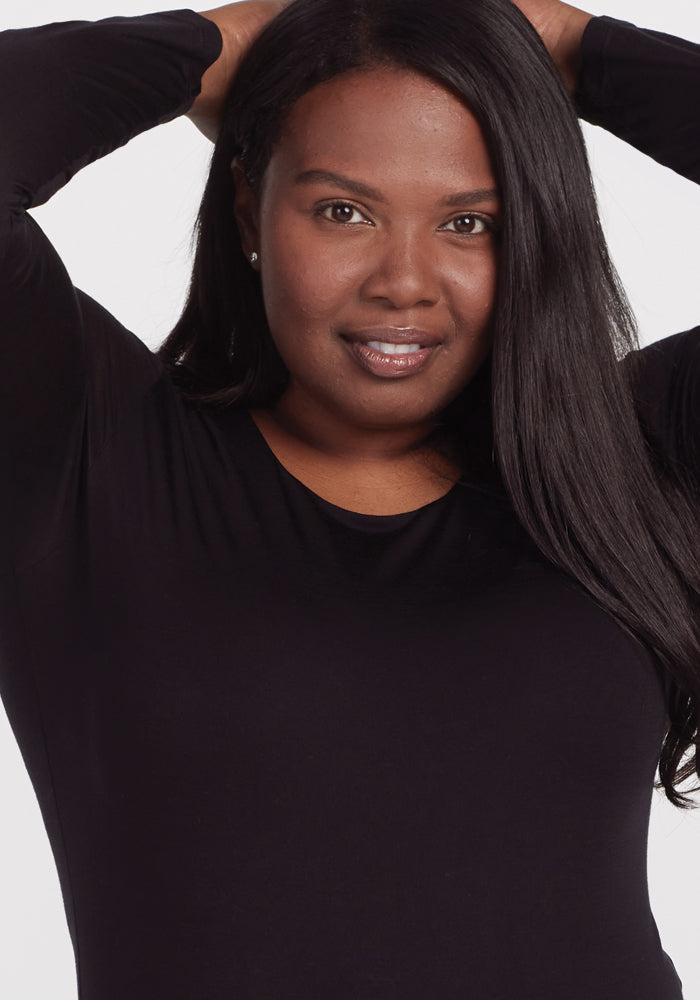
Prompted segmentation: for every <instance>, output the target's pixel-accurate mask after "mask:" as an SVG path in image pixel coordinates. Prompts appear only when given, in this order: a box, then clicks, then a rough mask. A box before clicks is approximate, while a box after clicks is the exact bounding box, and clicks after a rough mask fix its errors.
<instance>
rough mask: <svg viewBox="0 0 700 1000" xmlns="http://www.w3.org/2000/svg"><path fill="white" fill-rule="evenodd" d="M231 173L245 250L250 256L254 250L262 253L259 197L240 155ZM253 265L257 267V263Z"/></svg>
mask: <svg viewBox="0 0 700 1000" xmlns="http://www.w3.org/2000/svg"><path fill="white" fill-rule="evenodd" d="M231 173H232V174H233V182H234V184H235V186H236V198H235V203H234V212H235V215H236V223H237V225H238V232H239V233H240V237H241V244H242V246H243V252H244V253H245V255H246V257H250V255H251V253H252V252H253V251H255V252H256V253H257V254H260V235H259V225H258V218H259V204H258V198H257V195H256V194H255V193H254V192H253V189H252V188H251V186H250V184H249V183H248V181H247V180H246V176H245V173H244V171H243V167H242V166H241V164H240V161H239V159H238V157H235V159H234V160H233V161H232V163H231ZM253 266H254V267H257V265H255V264H254V265H253Z"/></svg>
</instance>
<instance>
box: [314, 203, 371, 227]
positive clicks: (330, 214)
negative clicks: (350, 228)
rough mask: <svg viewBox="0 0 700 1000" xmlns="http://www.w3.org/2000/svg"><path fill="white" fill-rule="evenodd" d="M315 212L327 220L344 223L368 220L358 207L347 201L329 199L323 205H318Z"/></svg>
mask: <svg viewBox="0 0 700 1000" xmlns="http://www.w3.org/2000/svg"><path fill="white" fill-rule="evenodd" d="M316 214H317V215H320V216H321V217H322V218H324V219H328V220H329V222H339V223H342V224H346V225H347V224H351V225H356V224H357V223H358V222H360V223H368V222H369V220H368V219H367V218H366V217H365V216H364V215H363V214H362V212H361V211H360V209H359V208H357V207H356V206H355V205H352V204H351V203H350V202H348V201H331V202H327V203H326V204H325V205H319V207H318V209H317V210H316Z"/></svg>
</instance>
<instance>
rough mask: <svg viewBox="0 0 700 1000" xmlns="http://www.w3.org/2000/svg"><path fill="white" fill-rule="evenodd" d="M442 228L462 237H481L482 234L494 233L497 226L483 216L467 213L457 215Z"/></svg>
mask: <svg viewBox="0 0 700 1000" xmlns="http://www.w3.org/2000/svg"><path fill="white" fill-rule="evenodd" d="M440 228H441V229H446V230H447V231H448V232H450V233H459V234H460V236H481V234H482V233H492V232H494V231H495V229H496V226H495V223H494V222H493V221H492V220H491V219H487V218H486V217H485V216H483V215H475V214H474V213H473V212H467V213H465V214H463V215H456V216H455V217H454V218H453V219H450V221H449V222H446V223H445V225H444V226H441V227H440Z"/></svg>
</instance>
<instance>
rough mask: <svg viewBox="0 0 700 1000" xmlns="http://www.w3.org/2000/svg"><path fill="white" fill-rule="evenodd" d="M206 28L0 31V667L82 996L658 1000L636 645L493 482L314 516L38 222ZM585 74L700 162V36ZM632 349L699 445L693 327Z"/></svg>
mask: <svg viewBox="0 0 700 1000" xmlns="http://www.w3.org/2000/svg"><path fill="white" fill-rule="evenodd" d="M220 45H221V40H220V36H219V33H218V29H217V28H216V27H215V26H214V25H213V24H212V23H211V22H210V21H208V20H206V19H204V18H202V17H200V16H198V15H196V14H194V13H192V12H191V11H179V12H174V13H166V14H154V15H149V16H146V17H141V18H114V19H110V20H107V21H103V22H97V23H95V24H90V23H85V22H73V23H69V24H57V25H50V26H47V27H43V28H38V29H30V30H25V31H9V32H6V33H5V34H4V35H2V36H0V79H1V81H2V86H1V87H0V95H1V97H0V102H1V105H2V107H0V115H1V121H2V124H1V126H0V129H1V131H0V134H1V135H2V151H1V163H0V196H1V198H2V213H1V216H0V227H1V232H0V272H1V283H0V317H1V323H2V338H3V352H4V354H3V362H2V365H1V366H0V400H1V410H0V417H1V419H0V461H1V465H0V467H1V468H2V469H3V470H4V472H3V477H2V484H1V485H0V525H1V534H0V677H1V680H2V692H3V697H4V700H5V704H6V707H7V711H8V714H9V716H10V720H11V722H12V725H13V727H14V730H15V732H16V735H17V738H18V740H19V744H20V746H21V749H22V753H23V755H24V758H25V760H26V763H27V766H28V768H29V771H30V774H31V777H32V780H33V782H34V786H35V788H36V792H37V796H38V798H39V802H40V804H41V809H42V813H43V817H44V821H45V823H46V827H47V830H48V834H49V837H50V840H51V845H52V848H53V851H54V854H55V857H56V863H57V866H58V871H59V874H60V879H61V886H62V891H63V895H64V899H65V907H66V913H67V917H68V922H69V926H70V931H71V935H72V939H73V943H74V946H75V953H76V961H77V970H78V982H79V989H80V997H81V1000H127V998H128V1000H679V998H680V997H681V987H680V984H679V981H678V978H677V976H676V974H675V972H674V969H673V966H672V964H671V962H670V960H669V959H668V958H667V957H666V955H665V954H664V953H663V951H662V949H661V946H660V943H659V938H658V934H657V930H656V926H655V923H654V920H653V917H652V914H651V912H650V908H649V899H648V892H647V881H646V843H647V840H646V838H647V826H648V819H649V810H650V801H651V794H652V782H653V779H654V773H655V769H656V766H657V762H658V757H659V750H660V746H661V740H662V737H663V732H664V712H665V702H664V697H665V696H664V679H663V677H662V675H661V672H660V669H659V667H658V665H657V664H656V661H655V660H654V659H653V658H652V657H651V656H650V655H649V654H647V652H646V651H645V650H644V649H643V648H642V647H641V646H640V645H639V644H637V643H635V642H634V641H633V640H632V639H630V638H629V637H628V636H627V635H626V634H625V633H624V632H623V631H622V630H621V629H620V627H618V625H617V624H616V623H615V622H614V621H613V620H612V619H611V618H610V617H609V616H608V615H607V614H606V613H604V612H603V611H602V610H601V609H600V608H599V607H598V606H597V605H596V604H595V603H594V601H593V600H592V599H591V598H590V597H588V596H587V595H586V593H584V592H583V591H582V589H581V588H580V586H579V585H578V584H576V583H575V582H574V581H573V580H572V579H570V578H568V577H567V576H565V575H564V574H563V573H561V572H560V571H558V570H556V569H554V568H553V567H552V566H551V565H550V564H549V563H548V562H547V561H546V560H545V559H544V558H543V557H542V556H541V555H540V554H539V553H538V551H537V549H536V548H535V546H534V545H533V544H532V543H531V541H530V540H529V539H528V537H527V536H526V535H525V534H524V532H523V530H522V529H521V527H520V526H519V524H518V522H517V521H516V519H515V517H514V515H513V513H512V510H511V508H510V505H509V503H508V499H507V497H506V495H505V493H504V491H503V489H502V488H501V487H499V485H498V484H497V483H495V484H494V483H493V482H489V483H487V482H480V481H478V480H469V479H465V480H464V481H462V482H460V483H459V484H457V485H456V486H454V487H453V489H452V490H451V491H450V492H449V493H448V494H447V495H446V496H445V497H443V498H442V499H440V500H438V501H436V502H434V503H431V504H428V505H427V506H425V507H423V508H421V509H419V510H417V511H414V512H411V513H408V514H401V515H397V516H372V515H362V514H356V513H350V512H348V511H344V510H342V509H340V508H338V507H335V506H333V505H332V504H330V503H328V502H326V501H323V500H321V499H319V498H318V497H317V496H316V495H315V494H313V493H312V492H311V491H310V490H308V489H307V488H306V487H305V486H303V485H302V484H301V483H300V482H299V481H297V480H296V479H294V478H293V477H292V476H291V475H290V474H289V473H288V472H287V471H286V470H285V469H284V468H283V467H282V466H281V465H280V464H279V462H278V461H277V460H276V458H275V457H274V456H273V454H272V452H271V451H270V450H269V448H268V447H267V445H266V443H265V441H264V439H263V438H262V437H261V435H260V433H259V432H258V430H257V428H256V427H255V425H254V424H253V422H252V420H251V418H250V416H249V415H248V414H247V413H246V412H245V411H238V412H237V411H234V410H229V411H226V412H223V413H218V414H216V413H214V412H209V411H204V410H198V409H196V408H194V407H192V406H191V405H188V404H186V403H185V402H184V401H183V399H182V397H181V396H180V395H179V394H178V392H177V391H176V390H175V389H174V387H173V385H172V383H171V382H170V380H169V378H168V377H167V376H166V375H165V374H164V371H163V368H162V365H161V362H160V361H159V360H158V359H157V358H156V357H155V356H154V355H153V354H152V353H151V352H150V351H149V350H148V349H147V348H146V347H145V346H144V345H143V343H142V342H141V341H140V340H138V339H137V338H136V337H135V336H134V335H133V334H132V333H130V332H129V331H127V330H125V329H124V328H123V327H122V326H121V325H120V324H119V323H118V322H117V321H116V320H115V319H114V318H113V317H112V316H111V315H109V314H108V313H107V312H106V311H105V310H104V309H103V308H101V307H100V306H99V305H98V304H97V303H96V302H94V301H93V300H92V299H91V298H90V297H89V296H87V295H85V294H84V293H83V292H81V291H78V290H76V289H75V288H73V287H72V285H71V283H70V281H69V279H68V277H67V275H66V272H65V270H64V268H63V266H62V264H61V262H60V260H59V259H58V257H57V256H56V253H55V251H54V250H53V249H52V248H51V246H50V245H49V244H48V242H47V240H46V239H45V237H44V236H43V234H42V233H41V231H40V229H39V227H38V226H37V224H36V222H35V221H34V220H33V219H32V218H31V217H30V216H29V215H27V214H26V209H28V208H29V207H31V206H32V205H37V204H40V203H41V202H43V201H45V200H46V199H47V198H48V197H49V196H50V195H51V194H52V193H53V192H54V191H55V190H56V189H58V188H59V187H60V186H61V185H62V184H63V183H65V182H66V181H67V180H68V179H69V178H70V176H71V175H72V174H74V173H75V171H76V170H78V169H79V168H80V167H82V166H84V165H85V164H87V163H88V162H90V161H92V160H94V159H96V158H97V157H99V156H101V155H104V154H106V153H108V152H109V151H110V150H112V149H114V148H115V147H117V146H119V145H120V144H123V143H124V142H126V141H127V140H128V139H130V138H131V137H132V136H134V135H135V134H136V133H138V132H140V131H143V130H144V129H147V128H150V127H152V126H154V125H156V124H157V123H159V122H163V121H166V120H169V119H171V118H173V117H175V116H176V115H178V114H181V113H183V112H184V111H185V110H186V109H187V108H188V107H189V106H190V104H191V102H192V100H193V99H194V97H195V95H196V93H197V92H198V88H199V84H200V79H201V76H202V74H203V72H204V70H205V69H206V67H207V66H208V65H209V64H210V63H211V62H212V61H213V60H214V59H215V58H216V56H217V55H218V53H219V50H220ZM583 59H584V65H583V72H582V78H581V84H580V89H579V92H578V94H577V101H578V105H579V110H580V112H581V114H582V115H583V116H585V117H587V118H588V119H589V120H592V121H595V122H598V123H600V124H603V125H604V126H606V127H607V128H609V129H611V130H612V131H614V132H616V133H617V134H618V135H621V136H622V137H623V138H626V139H627V140H629V141H631V142H633V143H634V144H635V145H637V146H638V147H639V148H640V149H642V150H644V151H645V152H648V153H650V154H651V155H653V156H655V157H656V158H657V159H659V160H661V161H662V162H664V163H666V164H667V165H669V166H671V167H673V168H674V169H676V170H678V171H680V172H682V173H685V174H686V176H688V177H692V178H693V179H695V180H700V142H699V141H698V139H699V131H700V130H699V126H698V121H697V119H696V114H695V113H696V109H697V108H698V106H700V100H698V92H699V81H700V47H698V46H695V45H692V44H691V43H689V42H684V41H681V40H677V39H672V38H669V37H668V36H663V35H659V34H656V33H654V32H650V31H642V30H640V29H637V28H635V27H633V26H631V25H628V24H625V23H622V22H618V21H614V20H612V19H610V18H596V19H594V20H593V21H591V22H590V24H589V25H588V27H587V28H586V31H585V35H584V39H583ZM643 353H644V359H645V382H644V387H643V392H641V393H640V399H641V398H642V397H643V398H644V400H645V406H646V411H645V413H644V415H643V416H644V419H645V420H646V421H647V423H648V425H649V428H650V433H652V435H653V436H654V438H655V440H656V441H657V443H658V446H659V447H661V448H663V449H665V451H666V452H667V453H669V454H670V455H672V456H673V457H674V459H678V460H680V461H683V462H686V463H687V462H689V461H691V460H692V461H696V462H697V457H698V450H697V449H698V433H697V429H698V426H699V425H698V420H699V419H700V413H699V410H700V404H699V403H698V385H699V380H700V331H695V332H690V333H686V334H680V335H676V336H675V337H672V338H670V339H668V340H666V341H663V342H661V343H660V344H659V345H655V346H653V347H651V348H648V349H646V350H645V351H644V352H643Z"/></svg>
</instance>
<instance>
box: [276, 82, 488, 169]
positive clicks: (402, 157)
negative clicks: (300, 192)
mask: <svg viewBox="0 0 700 1000" xmlns="http://www.w3.org/2000/svg"><path fill="white" fill-rule="evenodd" d="M270 167H271V168H272V169H273V172H275V173H279V172H282V173H283V174H285V175H291V174H296V173H297V172H300V171H304V170H307V169H313V168H321V169H324V168H325V169H333V170H337V171H339V172H343V173H348V172H349V173H350V174H351V175H352V176H354V177H358V179H363V177H364V175H367V176H368V177H369V175H371V176H372V178H373V179H374V180H376V179H377V177H378V176H381V177H384V178H385V179H386V182H387V183H389V182H391V181H392V180H394V181H396V182H397V183H400V182H401V180H402V178H404V179H405V180H406V182H408V183H414V184H415V183H416V182H417V181H419V180H420V179H425V180H428V179H432V181H433V182H435V183H436V184H438V185H439V184H441V183H442V184H443V185H447V186H454V185H456V186H457V187H459V186H460V184H462V185H463V182H464V181H466V180H469V182H470V183H473V182H478V183H479V185H481V184H482V182H483V185H484V186H485V185H486V184H487V182H488V183H492V182H493V171H492V167H491V161H490V157H489V152H488V149H487V146H486V143H485V140H484V137H483V134H482V132H481V128H480V126H479V124H478V122H477V120H476V118H475V117H474V115H473V114H472V112H471V111H470V110H469V108H468V107H467V106H466V105H465V104H464V103H463V102H462V101H461V100H460V99H459V98H458V97H457V96H455V94H454V93H453V92H452V91H451V90H449V89H448V88H446V87H444V86H442V85H441V84H440V83H438V82H437V81H435V80H432V79H431V78H429V77H426V76H423V75H422V74H420V73H417V72H415V71H412V70H406V69H400V68H396V67H379V68H373V69H363V70H357V71H353V72H349V73H345V74H343V75H341V76H337V77H334V78H333V79H331V80H329V81H327V82H325V83H322V84H319V85H318V86H317V87H314V88H313V89H312V90H310V91H308V92H307V93H306V94H304V95H303V97H301V98H300V99H299V101H297V103H296V104H295V105H294V106H293V108H292V109H291V111H290V112H289V114H288V116H287V118H286V121H285V124H284V128H283V130H282V134H281V138H280V142H279V144H278V146H277V148H276V150H275V153H274V155H273V157H272V161H271V163H270Z"/></svg>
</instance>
